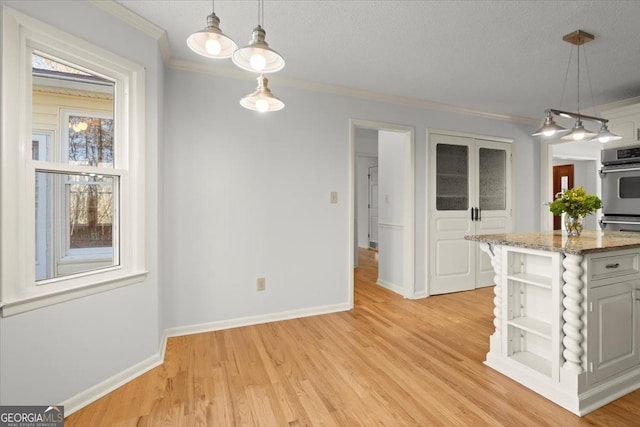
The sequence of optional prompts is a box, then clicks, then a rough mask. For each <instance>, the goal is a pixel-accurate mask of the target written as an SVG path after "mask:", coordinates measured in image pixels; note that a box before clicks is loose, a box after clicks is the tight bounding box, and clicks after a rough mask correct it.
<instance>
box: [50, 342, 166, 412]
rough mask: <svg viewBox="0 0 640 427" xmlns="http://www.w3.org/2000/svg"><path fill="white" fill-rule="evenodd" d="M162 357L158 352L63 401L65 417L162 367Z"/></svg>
mask: <svg viewBox="0 0 640 427" xmlns="http://www.w3.org/2000/svg"><path fill="white" fill-rule="evenodd" d="M165 343H166V340H165ZM163 356H164V351H163V350H159V351H158V353H156V354H154V355H153V356H151V357H148V358H146V359H145V360H143V361H141V362H139V363H136V364H135V365H133V366H131V367H130V368H127V369H125V370H124V371H122V372H120V373H118V374H116V375H114V376H112V377H111V378H107V379H106V380H104V381H102V382H101V383H98V384H96V385H94V386H93V387H91V388H88V389H86V390H84V391H82V392H80V393H78V394H76V395H75V396H73V397H71V398H69V399H67V400H65V401H63V402H62V405H63V406H64V415H65V417H66V416H68V415H71V414H73V413H74V412H76V411H78V410H80V409H82V408H84V407H85V406H87V405H88V404H90V403H93V402H95V401H96V400H98V399H100V398H101V397H103V396H105V395H106V394H108V393H111V392H112V391H114V390H115V389H117V388H118V387H122V386H123V385H125V384H126V383H128V382H129V381H131V380H133V379H136V378H137V377H139V376H140V375H142V374H144V373H145V372H147V371H150V370H151V369H153V368H155V367H156V366H159V365H162V363H163V362H164V360H163V358H162V357H163Z"/></svg>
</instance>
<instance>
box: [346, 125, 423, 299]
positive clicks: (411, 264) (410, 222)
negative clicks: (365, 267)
mask: <svg viewBox="0 0 640 427" xmlns="http://www.w3.org/2000/svg"><path fill="white" fill-rule="evenodd" d="M356 129H375V130H386V131H392V132H402V133H405V134H406V135H407V139H408V147H407V151H406V153H407V154H406V158H405V164H404V173H405V176H404V201H403V215H404V217H403V221H404V226H403V228H402V229H403V257H402V277H403V281H404V283H403V285H402V290H401V291H400V292H399V293H400V294H401V295H403V296H404V297H405V298H412V297H413V295H414V293H415V227H416V226H415V198H416V194H415V146H416V142H415V141H416V139H415V129H414V128H413V127H412V126H404V125H398V124H392V123H385V122H378V121H372V120H361V119H349V194H348V200H349V202H348V203H349V205H348V206H349V224H348V234H349V236H348V249H349V253H348V256H349V264H348V265H349V277H348V288H349V290H348V292H349V304H350V305H351V307H353V294H354V282H353V280H354V279H353V268H354V264H355V263H354V251H355V203H356V201H355V174H356V165H355V159H356V153H355V145H356V144H355V130H356Z"/></svg>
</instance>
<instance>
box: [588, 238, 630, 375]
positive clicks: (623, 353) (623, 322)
mask: <svg viewBox="0 0 640 427" xmlns="http://www.w3.org/2000/svg"><path fill="white" fill-rule="evenodd" d="M586 266H587V276H588V287H587V298H588V303H589V304H588V310H587V313H588V318H587V330H588V335H587V342H588V346H589V348H588V354H589V358H588V359H589V360H588V372H589V373H588V382H589V384H597V383H599V382H601V381H603V380H606V379H608V378H611V377H614V376H616V375H618V374H621V373H623V372H625V371H626V370H628V369H630V368H633V367H636V366H640V301H639V300H640V252H638V251H637V250H626V251H616V252H612V253H607V252H605V253H600V254H593V255H589V256H587V264H586Z"/></svg>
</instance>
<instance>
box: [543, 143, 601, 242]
mask: <svg viewBox="0 0 640 427" xmlns="http://www.w3.org/2000/svg"><path fill="white" fill-rule="evenodd" d="M539 142H540V231H553V215H551V214H550V212H549V206H548V205H547V203H549V202H551V201H552V200H550V195H552V194H553V148H552V147H551V146H552V145H558V144H566V143H567V141H564V140H561V139H551V140H545V139H542V138H539ZM562 159H565V160H595V161H596V166H597V169H599V167H600V166H599V165H600V158H599V157H597V156H594V155H592V154H591V153H587V154H584V155H578V154H572V155H563V156H562ZM595 172H596V173H597V170H596V171H595ZM601 188H602V187H601V183H600V180H599V179H598V180H596V195H597V196H598V197H601V195H602V190H601ZM597 215H598V216H599V215H600V214H597ZM598 219H599V218H598Z"/></svg>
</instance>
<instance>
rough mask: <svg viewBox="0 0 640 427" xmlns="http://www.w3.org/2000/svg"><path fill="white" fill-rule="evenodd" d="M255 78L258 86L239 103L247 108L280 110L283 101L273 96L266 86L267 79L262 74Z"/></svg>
mask: <svg viewBox="0 0 640 427" xmlns="http://www.w3.org/2000/svg"><path fill="white" fill-rule="evenodd" d="M256 80H257V81H258V87H257V88H256V90H255V91H254V92H253V93H250V94H249V95H247V96H245V97H244V98H242V99H241V100H240V105H242V106H243V107H244V108H246V109H248V110H254V111H260V112H267V111H278V110H282V109H283V108H284V102H282V101H281V100H280V99H279V98H277V97H275V96H273V94H272V93H271V90H270V89H269V86H268V83H269V80H268V79H267V78H266V77H265V76H264V75H262V74H261V75H260V76H259V77H258V78H257V79H256Z"/></svg>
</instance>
